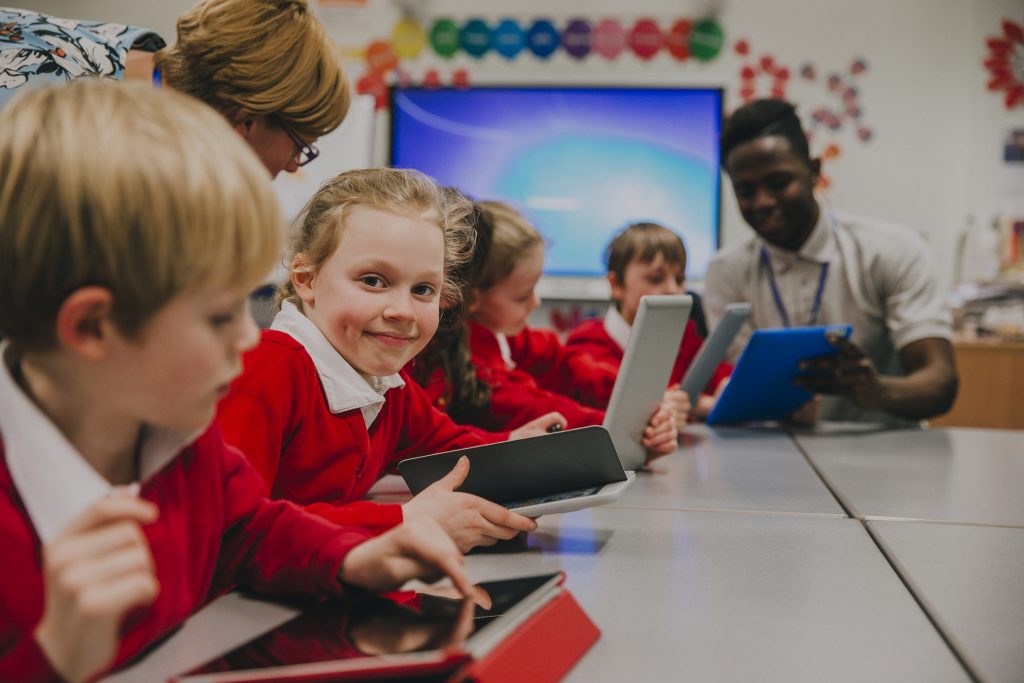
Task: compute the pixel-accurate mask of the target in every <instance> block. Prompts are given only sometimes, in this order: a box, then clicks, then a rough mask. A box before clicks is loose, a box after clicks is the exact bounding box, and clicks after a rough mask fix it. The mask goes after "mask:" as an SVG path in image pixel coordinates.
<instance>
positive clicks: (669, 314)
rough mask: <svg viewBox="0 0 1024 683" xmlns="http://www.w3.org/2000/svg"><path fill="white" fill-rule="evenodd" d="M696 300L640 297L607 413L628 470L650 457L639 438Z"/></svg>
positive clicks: (609, 427)
mask: <svg viewBox="0 0 1024 683" xmlns="http://www.w3.org/2000/svg"><path fill="white" fill-rule="evenodd" d="M692 305H693V297H691V296H690V295H688V294H681V295H673V296H645V297H642V298H641V299H640V308H639V309H638V310H637V314H636V318H635V319H634V320H633V330H632V333H631V334H630V337H629V344H628V345H627V346H626V351H625V354H624V356H623V358H622V366H621V367H620V368H619V376H618V377H617V378H616V380H615V387H614V388H613V389H612V397H611V399H610V400H609V401H608V410H607V412H606V413H605V416H604V427H605V429H607V430H608V432H609V433H610V434H611V436H612V442H613V443H614V444H615V450H616V451H617V452H618V454H619V461H620V462H621V463H622V467H623V468H624V469H627V470H635V469H638V468H640V467H641V466H642V465H643V464H644V461H645V460H646V459H647V453H646V449H644V447H643V445H642V444H641V443H640V439H641V438H642V437H643V433H644V429H646V427H647V423H648V422H649V421H650V419H651V416H652V415H653V414H654V412H655V411H656V410H657V409H658V406H659V405H661V401H662V397H663V396H664V395H665V389H666V388H667V387H668V380H669V377H671V375H672V367H673V366H674V365H675V362H676V356H678V355H679V344H680V343H681V342H682V341H683V333H684V332H685V331H686V323H687V321H688V320H689V318H690V307H691V306H692Z"/></svg>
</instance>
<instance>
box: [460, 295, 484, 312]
mask: <svg viewBox="0 0 1024 683" xmlns="http://www.w3.org/2000/svg"><path fill="white" fill-rule="evenodd" d="M477 294H478V292H477V291H476V290H475V289H467V290H466V292H465V293H464V294H463V295H462V296H463V299H462V300H463V305H464V306H465V307H466V315H474V314H475V313H476V312H477V311H479V310H480V297H479V296H477Z"/></svg>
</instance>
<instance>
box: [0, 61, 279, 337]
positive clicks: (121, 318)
mask: <svg viewBox="0 0 1024 683" xmlns="http://www.w3.org/2000/svg"><path fill="white" fill-rule="evenodd" d="M281 227H282V226H281V219H280V209H279V207H278V204H277V200H276V199H275V197H274V194H273V191H272V188H271V186H270V183H269V179H268V177H267V172H266V169H264V167H263V166H262V165H261V164H260V162H259V160H258V159H257V158H256V156H255V155H254V154H253V152H252V150H251V149H250V148H249V147H248V146H247V145H246V144H245V142H244V141H243V140H242V138H241V137H239V136H238V135H237V134H236V133H235V132H234V131H233V130H231V128H230V127H229V126H228V125H227V123H225V121H224V119H223V117H221V116H219V115H217V113H216V112H214V111H212V110H211V109H209V108H207V107H206V106H204V105H202V104H200V103H198V102H196V101H194V100H192V99H190V98H188V97H186V96H184V95H181V94H177V93H174V92H172V91H167V90H164V91H157V90H154V89H152V88H150V87H148V86H145V85H141V84H132V83H121V84H118V83H113V82H109V81H100V80H93V79H81V80H78V81H75V82H72V83H71V84H69V85H68V86H67V87H59V88H46V89H41V90H36V91H34V92H29V93H25V94H24V95H21V96H19V97H17V98H15V100H14V101H13V102H12V103H11V104H10V106H8V107H7V108H6V109H5V110H4V111H3V112H0V335H2V336H4V337H8V338H9V339H10V340H11V341H12V343H14V344H15V345H17V346H19V347H21V348H24V349H31V350H45V349H48V348H52V347H53V346H54V345H55V343H56V338H55V329H54V325H55V321H56V316H57V313H58V311H59V310H60V307H61V305H62V304H63V302H64V301H65V299H66V298H67V296H68V295H69V294H71V293H72V292H73V291H75V290H76V289H78V288H81V287H84V286H88V285H99V286H103V287H106V288H108V289H109V290H110V291H111V292H112V293H113V295H114V309H113V313H112V316H113V320H114V322H115V324H116V325H117V326H118V328H119V330H121V331H122V332H123V333H124V334H126V335H128V336H134V335H137V334H138V332H139V331H140V329H141V328H142V327H143V326H144V325H145V323H146V322H147V321H148V320H149V318H150V317H151V316H152V315H153V314H154V313H156V312H157V311H158V310H159V309H160V308H161V307H162V306H163V305H164V304H166V303H167V302H168V301H169V300H170V299H171V298H172V297H174V296H175V295H177V294H178V293H180V292H182V291H184V290H186V289H189V288H198V287H205V286H232V287H233V286H243V285H245V286H253V285H255V284H256V283H257V282H258V280H259V279H260V277H262V276H265V275H266V273H267V271H268V270H269V269H270V267H271V266H272V264H273V262H274V259H275V257H277V256H279V254H280V248H281Z"/></svg>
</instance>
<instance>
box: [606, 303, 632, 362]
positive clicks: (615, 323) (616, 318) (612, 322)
mask: <svg viewBox="0 0 1024 683" xmlns="http://www.w3.org/2000/svg"><path fill="white" fill-rule="evenodd" d="M604 331H605V332H607V333H608V336H609V337H611V338H612V341H614V342H615V343H616V344H618V345H619V348H620V349H622V350H623V351H625V350H626V347H627V346H628V345H629V336H630V335H631V334H633V326H632V325H630V324H629V323H627V322H626V319H625V318H623V317H622V314H621V313H619V309H618V307H617V306H616V305H615V302H614V301H613V302H612V305H611V306H609V307H608V312H607V313H605V314H604Z"/></svg>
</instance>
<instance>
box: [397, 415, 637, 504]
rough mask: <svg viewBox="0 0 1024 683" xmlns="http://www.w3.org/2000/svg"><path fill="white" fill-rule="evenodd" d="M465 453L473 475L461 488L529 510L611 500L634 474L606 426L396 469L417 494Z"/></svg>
mask: <svg viewBox="0 0 1024 683" xmlns="http://www.w3.org/2000/svg"><path fill="white" fill-rule="evenodd" d="M463 455H465V456H467V457H468V458H469V462H470V465H469V475H468V476H467V477H466V481H465V482H463V484H462V486H460V487H459V489H458V490H459V491H463V492H465V493H472V494H474V495H477V496H480V497H481V498H486V499H487V500H491V501H494V502H496V503H500V504H502V505H504V506H506V507H509V508H511V509H514V510H515V511H516V512H519V513H520V514H524V515H528V516H537V515H541V514H550V513H554V512H569V511H570V510H578V509H581V508H585V507H592V506H594V505H600V504H603V503H607V502H610V501H611V500H614V499H615V498H617V497H618V495H619V494H621V493H622V491H624V490H625V488H626V487H627V486H628V485H629V484H630V483H631V482H632V480H633V473H632V472H630V473H628V474H627V473H626V472H625V471H623V469H622V465H621V464H620V463H619V458H618V456H617V455H616V453H615V447H614V446H613V445H612V440H611V437H610V436H609V435H608V432H607V431H605V430H604V429H603V428H602V427H581V428H579V429H568V430H566V431H564V432H555V433H553V434H543V435H541V436H534V437H531V438H527V439H519V440H516V441H502V442H499V443H492V444H486V445H483V446H476V447H475V448H463V449H460V450H455V451H447V452H445V453H438V454H436V455H425V456H420V457H417V458H408V459H406V460H403V461H401V462H400V463H398V473H399V474H401V475H402V477H403V478H404V479H405V482H406V483H407V484H408V485H409V488H410V489H411V490H412V492H413V494H417V493H419V492H420V491H422V490H423V489H425V488H427V487H428V486H430V485H431V484H433V483H434V482H435V481H437V480H438V479H440V478H441V477H443V476H445V475H446V474H448V473H449V472H450V471H451V469H452V468H453V467H454V466H455V463H456V462H457V461H458V459H459V458H460V457H462V456H463Z"/></svg>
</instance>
